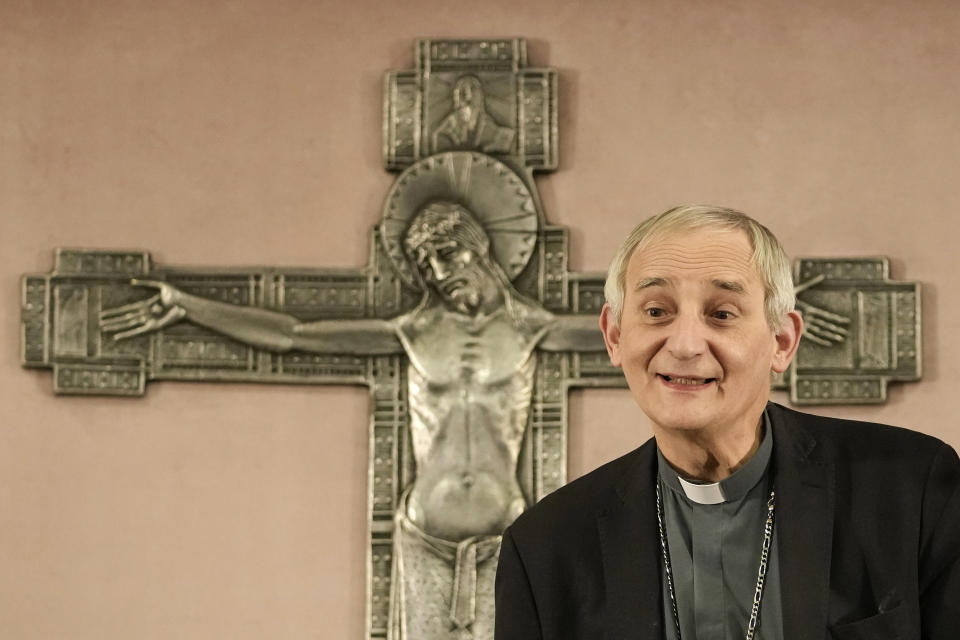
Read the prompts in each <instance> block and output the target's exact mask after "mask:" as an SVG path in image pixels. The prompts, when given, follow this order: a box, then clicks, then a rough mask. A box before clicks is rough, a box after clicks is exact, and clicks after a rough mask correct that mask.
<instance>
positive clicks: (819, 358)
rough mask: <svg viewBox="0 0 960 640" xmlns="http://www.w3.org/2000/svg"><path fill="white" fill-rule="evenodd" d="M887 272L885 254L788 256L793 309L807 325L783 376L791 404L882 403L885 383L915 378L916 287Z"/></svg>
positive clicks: (918, 341) (918, 340) (918, 348)
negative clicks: (793, 287) (791, 265)
mask: <svg viewBox="0 0 960 640" xmlns="http://www.w3.org/2000/svg"><path fill="white" fill-rule="evenodd" d="M889 271H890V266H889V260H888V259H887V258H885V257H877V258H849V259H844V258H802V259H798V260H796V261H795V263H794V282H795V283H797V284H796V286H797V289H798V291H799V293H798V296H797V308H798V309H799V310H801V312H802V313H803V314H804V321H805V323H807V325H808V328H811V327H812V330H811V331H809V332H808V331H807V329H805V337H804V339H803V340H801V342H800V347H799V349H798V350H797V355H796V358H795V359H794V362H793V364H792V365H791V368H790V371H789V373H788V376H787V379H788V381H789V389H790V400H791V402H793V403H795V404H875V403H882V402H885V401H886V399H887V384H888V382H890V381H909V380H919V379H920V377H921V374H922V368H921V354H922V331H921V316H920V309H921V298H920V284H919V283H916V282H897V281H893V280H890V279H889Z"/></svg>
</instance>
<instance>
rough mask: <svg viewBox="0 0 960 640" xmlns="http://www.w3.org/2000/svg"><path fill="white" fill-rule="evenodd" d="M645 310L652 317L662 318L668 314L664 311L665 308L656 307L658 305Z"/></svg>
mask: <svg viewBox="0 0 960 640" xmlns="http://www.w3.org/2000/svg"><path fill="white" fill-rule="evenodd" d="M645 312H646V314H647V315H648V316H650V317H651V318H662V317H663V316H664V315H666V313H667V312H666V311H664V310H663V309H658V308H656V307H652V308H650V309H646V310H645Z"/></svg>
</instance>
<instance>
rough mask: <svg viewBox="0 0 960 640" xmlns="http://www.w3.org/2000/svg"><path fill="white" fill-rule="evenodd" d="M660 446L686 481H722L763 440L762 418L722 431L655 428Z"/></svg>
mask: <svg viewBox="0 0 960 640" xmlns="http://www.w3.org/2000/svg"><path fill="white" fill-rule="evenodd" d="M751 423H752V424H751ZM654 434H655V436H656V440H657V446H658V447H659V448H660V452H661V453H662V454H663V457H664V458H666V459H667V462H669V463H670V466H671V467H673V468H674V469H675V470H676V471H677V473H679V474H680V475H681V476H683V477H684V478H685V479H687V480H696V481H699V482H720V481H721V480H723V479H725V478H728V477H730V476H731V475H732V474H733V473H734V472H735V471H736V470H737V469H739V468H740V467H742V466H743V465H744V464H745V463H746V462H747V461H748V460H749V459H750V458H751V457H753V454H754V453H756V451H757V449H758V448H759V447H760V443H761V442H762V440H763V416H762V415H761V416H760V418H759V419H758V420H757V421H756V422H755V423H754V422H752V421H751V422H748V423H746V424H744V425H735V426H733V427H731V428H728V429H724V430H721V431H714V430H710V431H707V430H697V431H676V430H670V431H667V430H665V429H661V428H659V427H657V426H656V425H654Z"/></svg>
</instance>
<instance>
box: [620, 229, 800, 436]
mask: <svg viewBox="0 0 960 640" xmlns="http://www.w3.org/2000/svg"><path fill="white" fill-rule="evenodd" d="M752 253H753V251H752V248H751V246H750V242H749V240H748V239H747V237H746V235H745V234H744V233H742V232H739V231H718V230H714V229H703V230H692V231H679V232H673V233H669V234H667V235H665V236H663V237H661V238H657V239H655V240H654V241H653V242H651V243H650V244H649V245H648V246H647V247H645V248H644V249H643V250H642V251H638V252H635V253H634V255H633V256H632V257H631V259H630V262H629V263H628V266H627V272H626V283H625V287H624V304H623V312H622V317H621V320H620V325H619V327H617V326H616V325H615V323H614V319H613V318H612V317H611V314H610V312H609V307H606V308H605V309H604V314H603V316H602V318H601V325H602V327H603V329H604V337H605V340H606V342H607V350H608V352H609V354H610V360H611V362H612V363H613V364H614V365H615V366H619V367H622V368H623V373H624V375H625V376H626V378H627V383H628V384H629V385H630V390H631V392H632V393H633V396H634V398H635V400H636V401H637V404H639V405H640V408H641V409H643V411H644V413H646V414H647V416H649V418H650V419H651V420H652V421H653V423H654V424H655V425H656V426H658V427H660V428H661V429H665V430H704V429H706V430H711V431H713V432H715V433H719V432H721V431H724V430H726V429H728V428H731V427H737V426H741V427H743V428H754V427H755V426H756V423H757V420H758V419H759V417H760V414H761V413H762V411H763V407H764V406H765V404H766V402H767V399H768V398H769V395H770V371H771V370H775V371H783V370H784V369H786V367H787V365H788V364H789V362H790V359H791V358H792V356H793V352H794V351H795V349H796V342H797V341H798V340H799V333H798V331H799V326H800V325H797V324H796V322H799V316H796V318H794V317H793V316H791V318H789V320H790V321H789V322H787V324H786V325H785V326H786V329H785V330H781V332H780V333H779V334H777V333H775V332H774V331H773V330H772V329H771V328H770V325H769V324H768V323H767V319H766V316H765V313H764V290H763V282H762V281H761V280H760V276H759V274H758V273H757V271H756V269H755V268H754V267H753V265H752V264H751V261H750V258H751V255H752ZM784 331H786V334H784Z"/></svg>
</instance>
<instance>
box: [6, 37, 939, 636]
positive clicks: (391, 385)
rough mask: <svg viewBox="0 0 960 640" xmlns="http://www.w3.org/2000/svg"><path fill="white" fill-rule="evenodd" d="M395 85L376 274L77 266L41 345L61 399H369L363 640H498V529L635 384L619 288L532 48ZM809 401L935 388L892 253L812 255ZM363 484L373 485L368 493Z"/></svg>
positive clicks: (26, 311) (453, 55) (42, 308)
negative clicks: (207, 394) (618, 341)
mask: <svg viewBox="0 0 960 640" xmlns="http://www.w3.org/2000/svg"><path fill="white" fill-rule="evenodd" d="M416 62H417V68H416V69H415V70H412V71H402V72H392V73H389V74H387V77H386V83H385V99H384V118H385V122H384V149H383V152H384V162H385V164H386V167H387V168H388V169H389V170H393V171H399V172H400V175H399V176H398V177H397V180H396V182H395V183H394V185H393V187H392V188H391V189H390V191H389V193H388V194H387V198H386V202H385V204H384V209H383V214H382V219H381V220H380V222H379V223H378V224H377V225H375V226H374V228H373V231H372V234H371V243H370V246H371V252H370V258H369V262H368V264H367V266H366V267H364V268H362V269H302V268H298V269H285V268H274V267H269V268H261V269H253V270H250V269H230V268H224V269H206V270H197V269H190V270H187V269H178V268H171V267H164V266H160V265H155V264H154V263H153V262H152V260H151V258H150V255H149V254H147V253H130V252H117V251H89V250H66V249H59V250H57V252H56V260H55V267H54V270H53V272H52V273H50V274H43V275H29V276H25V277H24V281H23V307H22V351H23V363H24V366H28V367H43V368H52V369H53V379H54V390H55V392H57V393H66V394H101V395H142V394H143V393H144V392H145V387H146V383H147V381H150V380H198V381H205V380H229V381H249V382H273V383H297V384H358V385H366V386H368V387H369V388H370V393H371V410H370V414H371V420H370V426H369V428H370V454H369V455H370V457H369V471H370V473H369V482H370V486H369V502H368V514H369V546H368V567H367V576H368V580H367V631H366V636H367V638H368V639H373V638H389V639H390V640H401V639H408V640H452V639H466V638H470V639H475V640H488V639H491V638H492V637H493V629H492V624H493V575H494V571H495V568H496V559H497V556H498V553H499V535H500V533H501V531H502V530H503V528H504V527H505V526H506V525H507V524H508V523H509V522H510V521H511V520H512V519H513V518H514V517H515V516H516V515H517V514H519V513H520V512H521V511H522V510H523V509H524V508H526V507H527V506H528V505H530V504H532V503H533V502H535V501H537V500H539V499H540V498H541V497H542V496H544V495H545V494H547V493H549V492H551V491H553V490H554V489H556V488H558V487H559V486H561V485H562V484H563V483H564V482H565V480H566V437H567V434H566V427H567V390H568V388H569V387H571V386H623V385H624V381H623V378H622V376H621V375H620V372H619V370H617V369H615V368H613V367H612V366H611V365H610V363H609V361H608V359H607V356H606V353H605V351H604V348H603V342H602V338H601V335H600V333H599V331H598V330H597V320H596V318H597V314H598V313H599V311H600V309H601V306H602V304H603V276H602V275H600V274H596V273H592V274H587V273H575V272H570V271H569V270H568V268H567V232H566V230H565V229H564V228H561V227H556V226H551V225H549V224H547V222H546V219H545V216H544V212H543V208H542V205H541V202H540V198H539V195H538V193H537V189H536V185H535V183H534V179H533V174H534V172H535V171H549V170H552V169H555V168H556V167H557V99H556V97H557V88H556V72H555V71H553V70H550V69H535V68H528V67H527V59H526V46H525V42H524V41H523V40H522V39H484V40H420V41H418V42H417V43H416ZM795 275H796V278H797V282H799V283H800V284H799V285H798V286H797V288H798V291H801V298H800V299H801V303H800V304H801V307H802V308H803V310H804V313H805V315H807V316H808V334H807V337H808V338H809V340H807V341H805V342H806V343H807V344H805V345H804V346H802V347H801V351H800V355H799V356H798V364H797V365H796V366H795V367H794V368H793V369H792V370H791V371H790V373H789V374H788V375H787V376H786V377H785V378H784V379H783V380H782V381H781V384H783V385H786V386H787V387H789V389H790V392H791V399H792V400H793V401H796V402H803V401H807V402H810V401H814V402H822V401H828V402H851V401H853V402H868V401H872V402H877V401H882V400H883V399H884V398H885V389H886V386H885V385H886V381H887V380H890V379H916V378H917V377H919V354H920V332H919V289H918V285H916V284H914V283H894V282H890V281H889V280H888V279H887V276H888V269H887V265H886V261H885V260H867V261H862V260H832V261H826V260H802V261H800V262H799V263H798V265H797V273H796V274H795ZM357 480H358V481H360V479H357Z"/></svg>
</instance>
